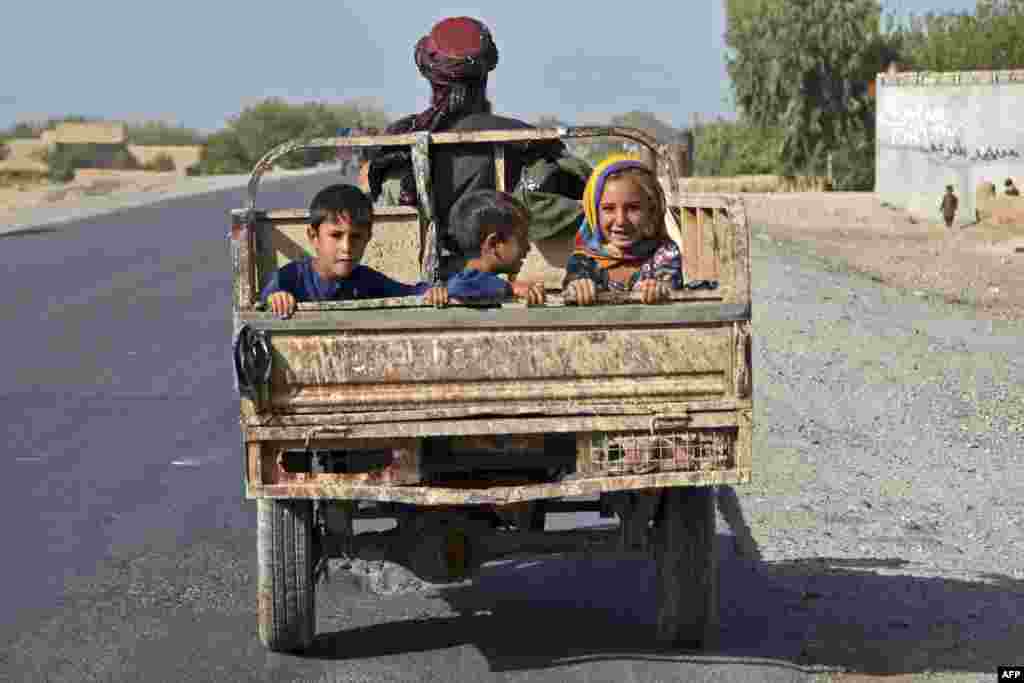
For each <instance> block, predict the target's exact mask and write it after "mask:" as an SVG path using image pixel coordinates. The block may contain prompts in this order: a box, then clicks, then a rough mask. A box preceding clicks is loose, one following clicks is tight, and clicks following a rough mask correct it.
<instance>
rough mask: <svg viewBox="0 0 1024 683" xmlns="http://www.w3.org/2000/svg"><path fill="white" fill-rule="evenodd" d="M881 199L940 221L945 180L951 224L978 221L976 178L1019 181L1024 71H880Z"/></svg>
mask: <svg viewBox="0 0 1024 683" xmlns="http://www.w3.org/2000/svg"><path fill="white" fill-rule="evenodd" d="M876 92H877V112H876V121H877V124H878V125H877V134H878V137H877V141H876V145H877V157H876V158H877V161H876V180H875V182H876V185H875V191H876V192H877V194H878V195H879V199H881V200H882V201H885V202H888V203H890V204H892V205H894V206H899V207H902V208H906V209H908V210H909V211H910V212H911V213H913V214H915V215H917V216H919V217H921V218H925V219H929V220H938V221H941V220H942V215H941V212H940V211H939V202H940V201H941V199H942V194H943V192H944V191H945V187H946V185H953V187H954V192H955V193H956V195H957V197H959V199H960V209H959V211H958V212H957V217H956V223H958V224H960V225H964V224H967V223H972V222H974V221H975V220H976V209H977V205H976V197H975V191H976V190H977V187H978V185H979V184H980V183H983V182H991V183H995V185H996V188H997V190H998V191H999V192H1000V193H1002V188H1003V181H1004V180H1005V179H1006V178H1008V177H1009V178H1013V179H1014V181H1015V182H1016V183H1017V185H1018V187H1019V186H1021V185H1022V184H1024V70H1020V71H970V72H953V73H912V72H908V73H900V74H895V75H892V74H879V76H878V87H877V91H876Z"/></svg>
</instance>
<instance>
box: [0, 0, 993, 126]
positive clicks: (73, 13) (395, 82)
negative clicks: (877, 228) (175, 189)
mask: <svg viewBox="0 0 1024 683" xmlns="http://www.w3.org/2000/svg"><path fill="white" fill-rule="evenodd" d="M10 4H11V6H10V7H6V8H5V9H4V24H5V31H4V34H5V35H4V37H3V40H2V41H0V64H2V65H3V72H4V73H3V75H2V78H0V127H2V128H6V127H8V126H10V125H11V124H13V123H15V122H16V121H20V120H34V119H42V118H46V117H48V116H59V115H64V114H84V115H87V116H99V117H103V118H108V119H122V120H139V119H163V120H168V121H173V122H177V123H180V124H182V125H186V126H189V127H193V128H198V129H200V130H205V131H211V130H216V129H218V128H220V127H222V126H223V125H224V122H225V120H226V119H227V118H229V117H231V116H233V115H234V114H237V113H238V112H239V111H240V110H241V109H242V108H243V107H245V106H246V105H248V104H251V103H253V102H256V101H258V100H260V99H262V98H264V97H268V96H279V97H283V98H285V99H287V100H289V101H294V102H302V101H326V102H331V103H340V102H345V101H348V100H352V99H356V98H371V99H372V100H374V101H375V102H377V103H378V104H379V105H380V106H382V107H383V108H385V109H386V110H388V111H389V112H391V113H392V114H394V115H396V116H397V115H401V114H405V113H408V112H411V111H414V110H418V109H420V108H422V107H423V106H424V105H425V103H426V101H427V98H428V96H429V88H428V86H427V84H426V82H425V81H424V80H423V79H422V78H421V77H420V76H419V74H418V72H417V71H416V67H415V66H414V65H413V62H412V48H413V45H414V44H415V42H416V40H418V39H419V37H420V36H422V35H423V34H424V33H426V32H427V31H428V30H429V29H430V26H431V25H432V24H433V23H434V22H435V21H437V20H438V19H441V18H443V17H445V16H458V15H469V16H475V17H478V18H480V19H482V20H483V21H484V22H485V23H486V24H487V25H488V26H490V27H491V30H492V32H493V34H494V37H495V42H496V43H497V44H498V49H499V51H500V63H499V64H498V68H497V69H496V71H494V72H493V73H492V75H491V81H490V95H491V99H492V101H493V102H494V104H495V109H496V111H498V112H500V113H503V114H509V115H514V116H519V117H523V118H526V119H528V120H532V119H533V118H535V117H536V116H538V115H541V114H555V115H558V116H560V117H562V118H563V119H565V120H568V121H570V122H572V123H592V122H597V121H600V120H603V119H607V117H608V116H610V115H612V114H616V113H621V112H625V111H629V110H631V109H643V110H647V111H652V112H654V113H655V114H657V115H658V116H659V117H661V118H662V119H663V120H665V121H666V122H668V123H671V124H673V125H676V126H682V125H685V124H686V123H687V122H688V121H689V119H690V116H691V114H693V113H699V114H701V115H702V116H704V117H705V118H710V117H713V116H716V115H720V114H722V115H730V114H731V113H732V111H733V109H732V105H731V104H730V103H729V101H728V97H729V83H728V78H727V76H726V73H725V62H724V49H725V48H724V44H723V41H722V34H723V33H724V31H725V16H724V11H723V9H722V3H721V1H720V0H689V1H688V2H682V1H679V0H677V1H676V2H668V1H667V0H631V1H626V2H615V3H604V4H603V5H602V4H599V3H596V2H587V3H583V2H576V1H575V0H563V1H559V0H548V1H546V2H545V1H542V0H516V1H514V2H513V1H505V2H493V1H487V2H478V3H476V4H472V5H459V4H450V5H449V4H432V3H425V2H414V1H408V2H404V1H403V2H379V1H377V2H372V1H371V2H367V1H366V0H361V1H359V2H349V1H340V0H333V1H332V2H324V1H321V0H313V1H309V2H269V3H256V2H252V0H248V1H247V2H238V1H237V0H204V1H200V0H177V1H176V2H172V3H160V4H155V3H151V2H146V1H145V0H143V1H142V2H140V1H139V0H133V1H132V2H128V1H127V0H91V1H90V2H82V3H65V2H57V3H42V2H19V3H10ZM884 6H885V7H886V8H887V9H891V10H894V11H897V12H899V13H901V14H905V13H907V12H916V13H923V12H925V11H928V10H933V11H949V10H969V9H971V8H973V7H974V2H973V0H887V1H886V2H885V3H884ZM58 17H59V19H58ZM15 27H20V28H15Z"/></svg>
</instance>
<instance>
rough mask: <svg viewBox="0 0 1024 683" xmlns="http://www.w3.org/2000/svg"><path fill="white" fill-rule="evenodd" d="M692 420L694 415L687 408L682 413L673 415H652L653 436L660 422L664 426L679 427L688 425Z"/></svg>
mask: <svg viewBox="0 0 1024 683" xmlns="http://www.w3.org/2000/svg"><path fill="white" fill-rule="evenodd" d="M692 421H693V416H692V415H690V412H689V410H686V409H685V408H684V411H683V412H682V413H674V414H672V415H662V414H659V415H652V416H651V436H654V430H655V429H657V427H658V425H659V424H661V426H662V428H666V427H677V426H680V425H684V426H688V425H689V424H690V422H692Z"/></svg>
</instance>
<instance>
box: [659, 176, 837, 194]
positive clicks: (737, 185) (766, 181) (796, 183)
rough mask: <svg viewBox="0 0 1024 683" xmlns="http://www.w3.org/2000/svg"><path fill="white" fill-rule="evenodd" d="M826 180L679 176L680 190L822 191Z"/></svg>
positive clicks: (773, 177) (825, 185) (826, 187)
mask: <svg viewBox="0 0 1024 683" xmlns="http://www.w3.org/2000/svg"><path fill="white" fill-rule="evenodd" d="M827 189H828V180H827V178H825V177H823V176H795V177H786V176H778V175H747V176H733V177H704V178H699V177H698V178H680V179H679V190H680V191H681V192H695V193H699V192H723V193H730V194H731V193H740V192H755V193H773V192H824V191H826V190H827Z"/></svg>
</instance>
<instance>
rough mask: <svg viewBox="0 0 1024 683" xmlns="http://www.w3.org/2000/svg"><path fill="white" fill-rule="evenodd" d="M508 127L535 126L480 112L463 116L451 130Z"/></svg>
mask: <svg viewBox="0 0 1024 683" xmlns="http://www.w3.org/2000/svg"><path fill="white" fill-rule="evenodd" d="M508 128H513V129H520V128H533V126H531V125H530V124H528V123H526V122H525V121H520V120H519V119H513V118H510V117H508V116H498V115H497V114H486V113H478V114H470V115H468V116H464V117H462V118H461V119H459V120H458V121H456V122H455V123H454V124H453V125H452V127H451V130H505V129H508Z"/></svg>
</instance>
